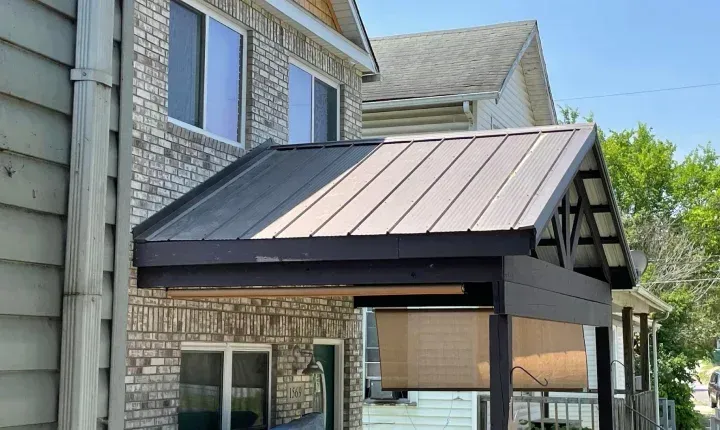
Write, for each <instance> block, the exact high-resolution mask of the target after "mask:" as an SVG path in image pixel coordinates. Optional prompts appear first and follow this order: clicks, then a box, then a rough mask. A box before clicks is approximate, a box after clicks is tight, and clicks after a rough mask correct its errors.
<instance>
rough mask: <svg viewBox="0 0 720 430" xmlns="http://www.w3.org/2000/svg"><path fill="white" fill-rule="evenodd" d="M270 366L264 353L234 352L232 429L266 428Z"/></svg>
mask: <svg viewBox="0 0 720 430" xmlns="http://www.w3.org/2000/svg"><path fill="white" fill-rule="evenodd" d="M268 368H269V363H268V354H267V353H265V352H233V354H232V390H231V395H230V398H231V401H230V403H231V405H230V428H232V429H264V428H267V425H268V417H267V415H266V414H267V410H268V404H267V401H268V377H269V375H268V373H267V372H268Z"/></svg>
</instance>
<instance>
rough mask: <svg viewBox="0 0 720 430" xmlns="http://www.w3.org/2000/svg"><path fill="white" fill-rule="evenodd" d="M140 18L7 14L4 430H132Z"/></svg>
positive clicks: (2, 84)
mask: <svg viewBox="0 0 720 430" xmlns="http://www.w3.org/2000/svg"><path fill="white" fill-rule="evenodd" d="M132 14H133V2H132V0H117V1H115V2H113V1H102V2H101V1H96V0H62V1H46V0H13V1H9V2H3V5H2V13H0V76H2V79H0V428H13V429H19V428H22V429H31V428H32V429H55V428H61V429H71V428H72V429H91V428H103V427H104V426H103V423H108V419H109V422H110V423H111V428H112V429H121V428H122V427H123V421H124V419H123V415H124V413H125V392H124V387H123V385H124V380H125V348H124V343H123V339H124V332H125V321H126V316H127V285H128V266H129V258H128V252H127V251H128V247H129V240H130V235H129V233H130V231H129V217H130V213H129V210H130V209H129V186H130V164H129V161H130V146H131V139H132V136H131V127H132V125H131V123H130V121H131V115H132V111H131V109H132V106H131V103H132V87H131V85H132V77H131V73H132V40H133V27H132V22H133V17H132ZM111 340H112V343H111Z"/></svg>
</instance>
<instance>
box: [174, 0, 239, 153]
mask: <svg viewBox="0 0 720 430" xmlns="http://www.w3.org/2000/svg"><path fill="white" fill-rule="evenodd" d="M207 12H209V10H207V11H206V10H204V9H203V10H200V9H199V8H196V7H191V6H190V5H188V4H186V3H181V2H178V1H175V0H171V1H170V41H169V54H168V116H169V117H170V120H171V121H172V122H175V123H178V124H179V125H181V126H184V127H186V128H189V129H191V130H193V131H197V132H200V133H203V134H206V135H208V136H210V137H213V138H215V139H218V140H222V141H225V142H227V143H231V144H235V145H237V144H238V142H240V143H242V141H243V135H244V133H243V129H244V119H243V116H244V115H243V110H244V109H243V104H244V102H243V100H244V97H243V93H244V88H243V87H244V84H243V72H244V70H243V69H244V63H245V60H244V58H245V54H244V49H245V48H244V41H245V32H244V31H243V30H242V29H241V28H239V27H237V26H234V25H233V24H232V23H231V22H230V21H228V20H226V19H225V18H222V17H221V16H220V15H219V14H216V15H211V14H209V13H207Z"/></svg>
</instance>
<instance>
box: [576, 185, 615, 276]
mask: <svg viewBox="0 0 720 430" xmlns="http://www.w3.org/2000/svg"><path fill="white" fill-rule="evenodd" d="M575 190H576V191H577V193H578V196H579V197H580V198H581V199H582V200H585V201H588V202H589V201H590V198H589V197H588V194H587V190H586V189H585V181H584V179H582V178H581V177H580V176H576V177H575ZM610 198H612V196H610ZM585 215H586V217H587V223H588V226H589V227H590V233H591V236H592V238H593V241H595V251H596V252H597V254H598V258H599V259H600V264H601V267H602V270H603V274H604V275H605V279H606V280H607V281H608V282H611V281H612V276H611V275H610V265H609V264H608V261H607V255H605V250H604V249H603V245H602V237H601V236H600V229H598V226H597V221H596V220H595V215H594V214H593V213H592V212H590V211H589V210H588V209H587V206H586V207H585Z"/></svg>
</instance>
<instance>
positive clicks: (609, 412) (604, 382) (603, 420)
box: [595, 327, 613, 430]
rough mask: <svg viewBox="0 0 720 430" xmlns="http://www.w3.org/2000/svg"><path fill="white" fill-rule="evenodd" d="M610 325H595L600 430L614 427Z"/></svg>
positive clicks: (610, 429) (609, 429)
mask: <svg viewBox="0 0 720 430" xmlns="http://www.w3.org/2000/svg"><path fill="white" fill-rule="evenodd" d="M610 333H611V331H610V327H595V364H596V369H597V384H598V390H597V391H598V423H599V424H600V430H612V428H613V392H612V371H611V369H612V365H611V360H612V358H611V357H612V356H611V353H610V345H611V343H610Z"/></svg>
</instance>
